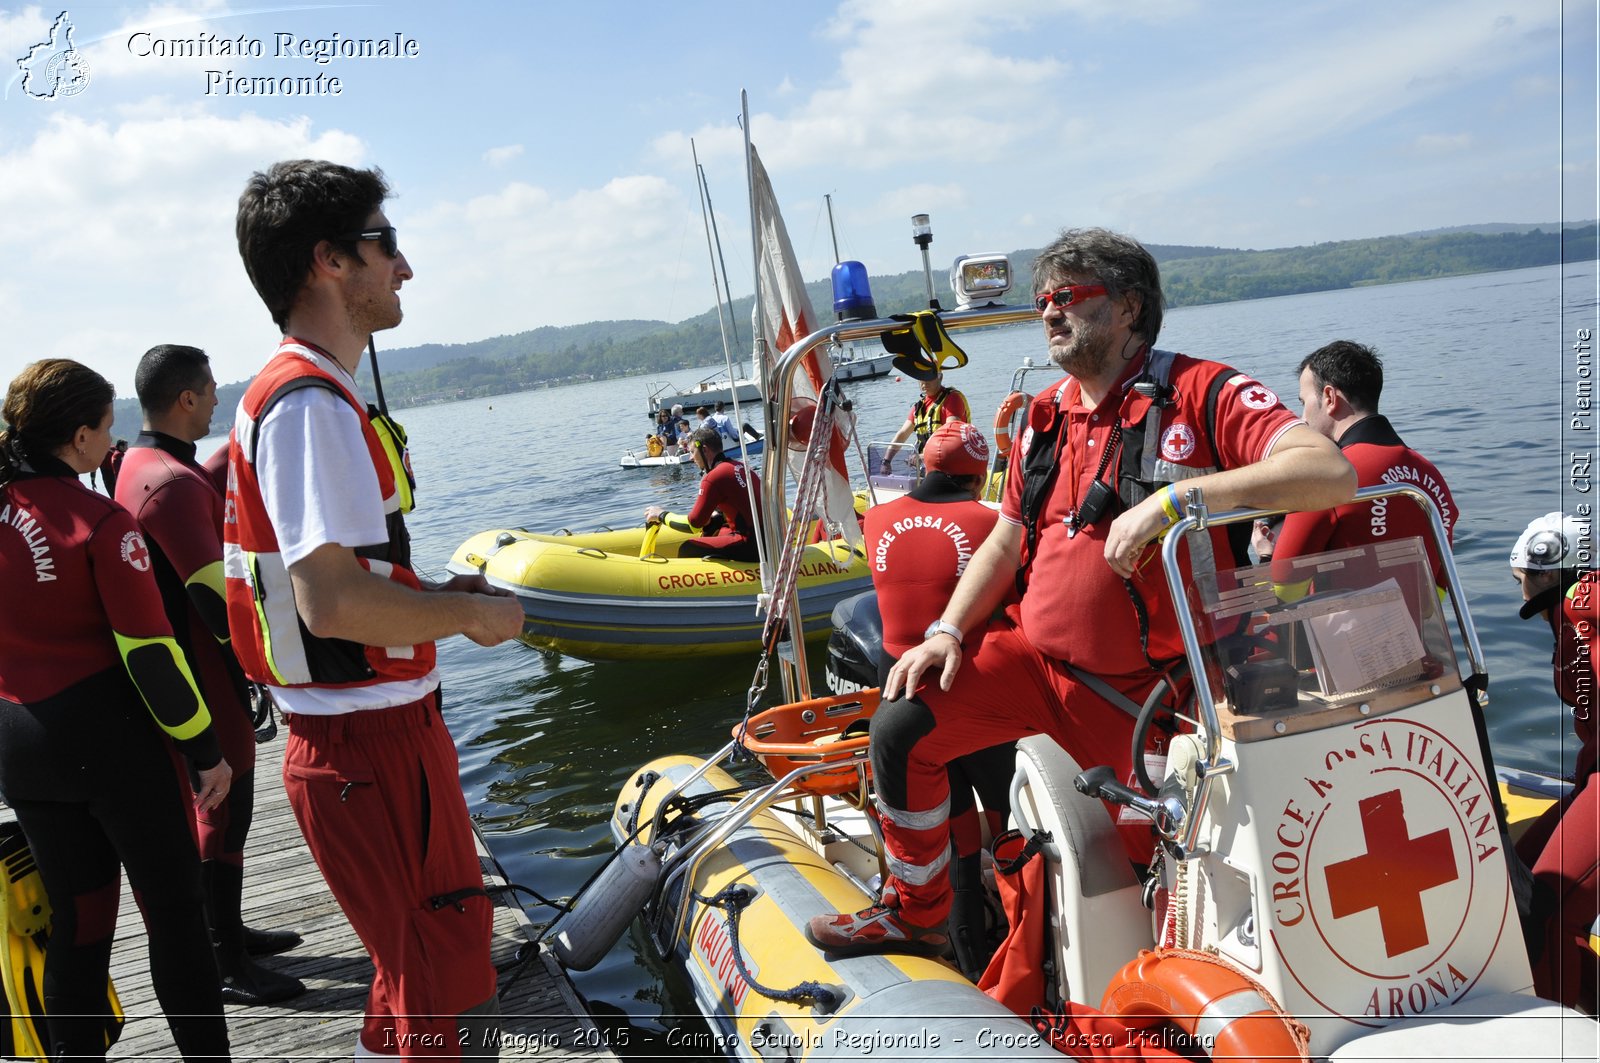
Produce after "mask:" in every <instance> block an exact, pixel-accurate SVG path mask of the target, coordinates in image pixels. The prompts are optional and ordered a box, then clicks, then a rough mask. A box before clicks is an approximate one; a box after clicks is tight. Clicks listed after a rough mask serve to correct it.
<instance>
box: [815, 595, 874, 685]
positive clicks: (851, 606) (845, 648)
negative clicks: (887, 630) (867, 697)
mask: <svg viewBox="0 0 1600 1063" xmlns="http://www.w3.org/2000/svg"><path fill="white" fill-rule="evenodd" d="M832 619H833V632H832V634H830V635H829V636H828V662H827V674H826V682H827V685H828V691H829V693H833V694H849V693H852V692H854V691H857V690H866V689H868V688H869V687H875V686H877V685H878V656H879V654H880V653H882V652H883V618H882V617H881V616H879V615H878V592H877V591H866V592H865V593H862V594H858V595H856V596H855V597H853V598H846V599H845V600H844V601H842V602H840V603H839V604H838V605H836V606H834V607H833V618H832Z"/></svg>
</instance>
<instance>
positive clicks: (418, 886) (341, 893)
mask: <svg viewBox="0 0 1600 1063" xmlns="http://www.w3.org/2000/svg"><path fill="white" fill-rule="evenodd" d="M438 699H439V695H438V692H437V691H435V692H434V693H432V694H430V695H428V696H427V697H426V698H424V699H423V700H421V701H419V702H415V703H413V704H410V705H403V706H400V707H397V708H392V709H381V710H376V711H368V712H356V713H349V714H346V715H341V716H305V715H298V714H287V719H288V722H289V742H288V746H287V748H286V749H285V751H284V764H283V782H284V788H285V789H286V790H287V791H288V795H289V803H290V806H291V807H292V808H293V809H294V814H295V819H296V820H298V821H299V823H300V831H301V833H302V834H304V835H305V839H306V845H307V847H308V848H309V849H310V850H311V855H312V857H313V858H315V859H316V861H317V866H318V867H319V868H321V869H322V876H323V878H324V879H326V880H327V883H328V889H329V890H331V891H332V893H333V896H334V898H335V899H336V900H337V901H338V902H339V907H340V908H341V909H343V910H344V914H345V917H346V918H348V919H349V920H350V925H351V926H352V927H353V928H354V929H355V932H356V935H357V936H358V937H360V938H361V943H362V944H363V945H364V946H366V949H367V952H368V953H369V954H370V955H371V956H372V963H373V966H374V967H375V968H376V971H375V973H374V975H373V978H372V989H371V991H370V992H369V993H368V995H367V1008H366V1021H365V1023H364V1024H363V1026H362V1031H361V1040H362V1043H363V1044H364V1045H365V1046H366V1047H367V1048H368V1049H369V1050H371V1051H373V1052H380V1053H384V1054H390V1055H393V1054H399V1055H401V1056H403V1057H411V1056H439V1057H447V1058H459V1056H460V1054H461V1040H460V1036H459V1034H458V1032H457V1030H458V1024H457V1019H456V1017H457V1016H458V1015H460V1014H461V1013H462V1012H465V1011H467V1010H468V1009H470V1008H473V1007H475V1006H476V1005H479V1004H482V1003H483V1002H484V1001H485V1000H487V999H489V998H490V997H492V996H493V995H494V992H495V971H494V965H493V963H492V962H491V961H490V958H489V935H490V932H491V926H492V920H493V909H492V906H491V904H490V902H489V900H488V898H486V897H485V896H483V893H482V890H483V875H482V872H481V871H480V869H479V866H478V856H477V850H476V848H475V847H474V845H473V835H472V826H471V821H470V819H469V818H468V814H467V803H466V799H465V797H464V796H463V795H462V793H461V780H460V767H459V763H458V761H457V759H456V748H455V743H454V741H453V740H452V739H451V737H450V732H449V730H448V729H447V728H446V727H445V724H444V718H443V717H442V716H441V715H440V713H439V707H438V706H439V700H438ZM471 891H477V892H476V893H475V894H473V895H463V894H470V893H471ZM448 895H455V896H454V897H452V899H450V900H442V898H444V897H446V896H448Z"/></svg>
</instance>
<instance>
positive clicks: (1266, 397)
mask: <svg viewBox="0 0 1600 1063" xmlns="http://www.w3.org/2000/svg"><path fill="white" fill-rule="evenodd" d="M1239 401H1240V402H1242V403H1244V404H1245V405H1246V406H1248V407H1250V408H1251V409H1252V410H1270V409H1272V407H1274V406H1276V405H1277V404H1278V396H1277V395H1275V394H1274V393H1273V391H1272V389H1271V388H1269V387H1267V386H1266V385H1264V384H1257V383H1255V382H1254V381H1252V382H1251V383H1250V384H1249V386H1248V387H1245V388H1244V390H1243V391H1241V392H1239Z"/></svg>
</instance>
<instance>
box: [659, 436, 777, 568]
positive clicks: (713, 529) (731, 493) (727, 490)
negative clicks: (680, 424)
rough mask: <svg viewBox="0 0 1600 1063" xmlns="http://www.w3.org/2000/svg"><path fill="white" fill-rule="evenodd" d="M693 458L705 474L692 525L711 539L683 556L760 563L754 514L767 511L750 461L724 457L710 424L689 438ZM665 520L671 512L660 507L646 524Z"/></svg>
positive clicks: (683, 549)
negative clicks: (750, 468) (746, 465)
mask: <svg viewBox="0 0 1600 1063" xmlns="http://www.w3.org/2000/svg"><path fill="white" fill-rule="evenodd" d="M689 453H690V454H692V455H694V464H695V467H696V468H698V469H699V470H700V472H701V473H703V474H704V475H702V476H701V478H700V492H699V493H698V494H697V495H695V497H694V508H693V509H691V510H690V511H689V516H688V521H689V524H690V526H691V527H692V528H693V529H695V530H696V531H701V530H703V531H704V532H705V534H702V535H699V536H698V537H696V538H693V539H689V540H688V541H686V542H684V543H682V544H681V545H680V546H679V547H678V556H679V557H720V558H725V559H727V560H729V561H756V560H759V557H760V553H759V550H758V548H757V546H756V522H755V518H754V516H753V514H754V513H757V512H759V511H760V509H761V478H760V477H759V476H757V475H756V474H755V473H754V472H751V471H750V470H748V469H746V468H745V466H744V462H742V461H735V460H733V459H732V458H730V457H728V456H727V455H725V454H723V453H722V436H721V435H720V434H718V432H717V429H716V427H715V426H714V425H709V424H705V425H701V426H700V427H699V428H696V429H695V430H694V434H693V435H692V436H690V438H689ZM752 507H754V508H752ZM665 516H666V510H664V509H662V508H661V507H660V506H651V507H649V508H648V509H646V510H645V511H644V519H645V523H646V524H653V523H656V522H657V521H660V520H661V519H662V518H663V517H665Z"/></svg>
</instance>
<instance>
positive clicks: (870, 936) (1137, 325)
mask: <svg viewBox="0 0 1600 1063" xmlns="http://www.w3.org/2000/svg"><path fill="white" fill-rule="evenodd" d="M1034 282H1035V289H1036V290H1037V291H1038V293H1039V294H1038V295H1037V296H1036V297H1035V300H1034V302H1035V305H1036V306H1037V307H1038V308H1039V310H1040V313H1041V315H1042V317H1043V323H1044V330H1045V337H1046V340H1047V342H1048V343H1049V347H1050V356H1051V359H1052V361H1054V362H1055V363H1056V364H1057V365H1058V366H1060V367H1061V368H1062V369H1063V370H1065V371H1066V372H1067V373H1069V374H1070V375H1069V376H1068V377H1066V378H1065V379H1063V380H1061V381H1059V382H1058V383H1056V384H1055V385H1052V386H1051V387H1048V388H1046V389H1044V390H1042V391H1041V392H1040V393H1039V395H1038V397H1037V398H1036V399H1035V400H1034V402H1033V405H1032V407H1031V409H1030V410H1029V415H1028V418H1029V419H1028V425H1029V428H1028V431H1027V432H1025V433H1024V434H1023V436H1022V437H1021V438H1020V439H1018V440H1017V442H1016V443H1015V444H1013V447H1012V455H1011V460H1010V463H1009V468H1010V475H1008V476H1007V478H1006V494H1005V499H1004V501H1003V503H1002V506H1001V513H1000V516H1001V519H1000V521H999V523H997V524H996V525H995V529H994V532H993V533H992V534H991V535H990V536H989V538H988V539H987V540H986V541H985V542H984V544H983V545H982V546H981V547H979V548H978V550H977V552H976V553H975V554H974V555H973V557H972V560H971V561H970V562H969V563H968V565H967V570H966V572H965V573H964V574H963V575H962V577H961V582H960V583H959V584H958V585H957V586H956V590H955V593H954V595H953V596H952V597H951V599H950V603H949V604H948V605H947V606H946V607H945V610H944V613H943V615H942V616H941V617H940V618H939V619H938V620H937V621H935V622H934V624H933V625H931V626H930V627H929V628H928V630H927V632H926V639H925V641H923V642H922V643H921V644H920V645H919V646H916V647H915V648H913V649H911V650H910V651H908V652H907V653H906V654H905V655H904V656H902V657H901V658H900V662H899V663H898V664H896V665H895V666H894V668H893V669H892V670H891V671H890V674H889V680H888V682H887V683H886V684H885V687H884V691H883V694H884V697H885V698H886V699H887V701H886V703H885V704H884V705H883V706H881V707H880V708H879V710H878V715H877V718H875V719H874V721H873V732H874V740H873V744H872V763H873V771H874V774H875V776H881V775H882V774H884V773H892V772H895V771H901V772H904V773H905V776H906V794H907V796H906V803H907V805H906V807H904V808H892V807H889V806H888V804H887V803H882V804H880V806H879V811H880V812H881V814H882V822H883V836H884V847H885V849H886V850H887V857H888V864H889V871H890V874H889V877H888V880H887V882H886V883H885V887H884V891H883V895H882V896H881V897H880V899H879V903H877V904H875V905H873V906H872V907H869V908H866V909H864V910H862V911H860V912H857V913H855V914H853V915H851V914H841V915H833V916H819V917H817V918H815V919H813V920H812V921H811V922H810V924H809V925H808V927H807V934H808V936H809V937H810V938H811V940H812V942H813V943H815V944H816V945H817V946H818V947H820V948H822V949H824V950H826V951H829V952H833V953H835V954H852V953H861V952H879V951H891V950H892V951H907V952H924V953H926V952H936V951H939V950H941V949H943V948H944V946H945V944H946V940H947V937H946V933H945V930H944V924H945V920H946V917H947V915H948V913H949V908H950V887H949V880H948V877H947V876H946V875H945V874H944V869H945V866H946V864H947V863H948V861H949V834H948V826H947V824H946V815H947V812H946V809H947V802H948V797H949V794H948V789H949V787H948V779H947V776H946V773H945V765H946V764H948V763H949V762H950V761H951V760H953V759H954V758H956V757H958V756H961V755H962V754H965V753H969V752H971V751H972V750H974V749H980V748H983V747H985V746H990V745H993V744H994V743H996V742H1003V741H1008V740H1011V739H1016V738H1021V737H1024V736H1026V735H1030V734H1038V733H1044V734H1048V735H1051V736H1052V737H1054V738H1055V740H1056V741H1057V742H1059V743H1061V745H1062V747H1063V748H1064V749H1065V750H1066V751H1067V752H1068V753H1069V754H1071V755H1072V756H1073V757H1074V758H1075V759H1076V760H1077V762H1078V763H1079V764H1081V765H1083V766H1085V767H1088V766H1091V765H1099V764H1107V765H1110V766H1111V767H1112V768H1113V770H1114V771H1115V772H1116V773H1117V776H1118V777H1119V778H1126V777H1128V775H1129V773H1130V770H1131V767H1132V757H1131V754H1130V749H1129V747H1130V746H1131V744H1132V732H1133V719H1132V717H1131V716H1129V715H1128V714H1127V713H1126V712H1125V711H1124V710H1123V709H1122V708H1120V707H1118V706H1116V705H1114V704H1112V703H1111V702H1110V701H1108V700H1107V699H1106V698H1105V697H1104V696H1102V695H1101V694H1100V693H1099V692H1098V691H1097V690H1096V688H1095V687H1094V686H1092V685H1091V684H1090V683H1089V682H1086V678H1087V679H1091V680H1095V679H1097V680H1098V682H1099V684H1100V685H1104V686H1108V687H1110V688H1112V689H1113V690H1114V691H1115V692H1117V693H1119V694H1120V695H1121V696H1122V697H1123V698H1126V699H1131V700H1132V701H1133V703H1134V704H1139V703H1140V702H1142V701H1143V700H1144V698H1145V697H1146V695H1148V693H1149V692H1150V691H1151V690H1152V689H1153V688H1154V687H1155V685H1156V683H1157V682H1158V681H1159V680H1161V679H1162V678H1163V676H1164V675H1165V674H1166V672H1167V671H1168V670H1169V669H1170V668H1171V667H1172V666H1173V664H1174V663H1175V662H1176V661H1177V660H1178V659H1179V658H1180V657H1181V656H1182V653H1183V649H1182V640H1181V638H1180V635H1179V630H1178V624H1177V621H1176V617H1175V612H1174V604H1173V602H1172V598H1171V594H1170V592H1169V591H1168V589H1167V584H1166V577H1165V573H1164V572H1163V571H1162V567H1161V565H1160V563H1159V561H1157V560H1156V559H1155V553H1156V546H1157V543H1156V540H1157V539H1158V538H1159V536H1160V535H1161V534H1162V533H1163V532H1165V531H1166V530H1167V529H1168V528H1170V527H1171V526H1172V525H1173V524H1174V523H1176V522H1177V521H1178V520H1179V519H1180V512H1179V509H1178V505H1179V503H1178V484H1179V483H1181V484H1182V486H1183V487H1184V488H1186V489H1197V490H1199V491H1201V492H1202V493H1203V496H1204V500H1205V502H1206V503H1207V504H1208V506H1209V507H1210V508H1211V509H1212V510H1213V511H1222V510H1228V509H1237V508H1241V507H1246V506H1249V507H1258V508H1263V509H1322V508H1325V507H1328V506H1333V505H1338V504H1340V503H1341V502H1345V501H1348V500H1349V498H1350V497H1351V495H1352V493H1353V492H1354V490H1355V473H1354V471H1353V470H1352V469H1351V468H1350V464H1349V462H1347V461H1345V460H1344V458H1342V457H1340V455H1339V452H1338V450H1337V449H1336V448H1335V447H1334V446H1333V444H1332V443H1330V442H1329V441H1328V440H1326V439H1324V438H1323V437H1322V436H1320V435H1318V434H1317V433H1316V432H1314V431H1312V430H1311V429H1310V428H1307V427H1306V425H1305V424H1304V422H1302V421H1300V420H1299V419H1298V418H1296V417H1295V416H1294V415H1293V414H1291V413H1290V412H1289V411H1288V410H1286V409H1284V408H1283V405H1282V404H1281V403H1279V401H1278V399H1277V396H1276V395H1274V394H1273V393H1272V392H1271V391H1270V390H1268V389H1267V388H1265V387H1263V386H1262V385H1261V384H1259V383H1257V382H1256V381H1254V380H1252V379H1250V378H1249V377H1247V376H1245V375H1244V374H1242V373H1236V372H1234V371H1233V370H1232V369H1229V368H1227V367H1226V366H1222V365H1219V364H1217V363H1215V362H1207V361H1202V360H1200V359H1196V358H1190V357H1188V356H1185V355H1174V354H1171V353H1170V352H1163V351H1156V350H1153V349H1152V348H1153V345H1154V343H1155V339H1156V336H1157V335H1158V333H1159V332H1160V328H1161V317H1162V295H1161V282H1160V273H1159V270H1158V269H1157V267H1156V263H1155V260H1154V259H1153V258H1152V257H1151V256H1150V254H1149V252H1148V251H1146V250H1145V249H1144V248H1143V247H1142V246H1140V245H1139V244H1138V243H1137V242H1136V241H1134V240H1131V239H1129V238H1127V237H1124V236H1119V235H1117V234H1114V233H1110V232H1106V231H1104V230H1099V229H1090V230H1073V231H1068V232H1065V233H1063V234H1062V235H1061V236H1060V237H1059V238H1058V239H1057V240H1056V241H1055V242H1054V243H1053V244H1051V246H1050V247H1048V248H1046V249H1045V250H1044V251H1043V252H1041V253H1040V255H1039V258H1038V259H1037V260H1036V262H1035V263H1034ZM1136 383H1137V384H1139V385H1140V386H1139V387H1134V385H1135V384H1136ZM1152 406H1154V407H1155V412H1154V416H1147V415H1149V414H1151V412H1152ZM1131 433H1142V434H1143V436H1144V437H1145V439H1146V440H1148V441H1149V442H1150V444H1151V445H1150V446H1149V447H1145V446H1139V447H1134V446H1131V445H1127V446H1125V445H1124V444H1123V437H1124V435H1127V434H1131ZM1030 455H1033V456H1035V457H1036V459H1037V460H1035V461H1033V462H1030V461H1029V460H1028V459H1029V457H1030ZM1146 462H1148V463H1149V464H1150V467H1149V468H1145V463H1146ZM1125 474H1128V475H1125ZM1136 481H1137V482H1136ZM1121 484H1127V485H1128V486H1127V488H1126V489H1127V490H1128V492H1129V494H1130V495H1132V494H1133V491H1134V488H1135V487H1138V488H1139V489H1140V490H1139V494H1140V495H1141V496H1142V497H1139V498H1131V497H1130V498H1124V497H1123V496H1122V491H1121V490H1119V485H1121ZM1146 492H1148V493H1146ZM1224 539H1225V537H1224V538H1223V539H1219V538H1217V537H1212V539H1211V540H1210V541H1211V543H1212V545H1213V548H1214V549H1216V550H1218V551H1219V552H1220V551H1221V550H1225V549H1226V546H1225V542H1224ZM1202 541H1205V540H1202ZM1191 549H1192V541H1191ZM1019 570H1020V571H1019ZM1019 583H1020V584H1022V585H1024V588H1025V589H1023V591H1022V596H1021V600H1020V601H1019V602H1018V603H1017V604H1016V605H1013V606H1011V607H1009V608H1007V610H1006V612H1005V615H1004V616H1003V617H1002V618H1001V619H999V620H996V621H993V622H989V617H990V615H991V614H992V613H993V612H994V610H995V608H996V607H997V606H999V605H1000V603H1001V602H1002V600H1003V599H1004V597H1005V596H1006V594H1007V593H1008V592H1009V591H1010V590H1011V589H1012V588H1014V587H1017V586H1018V585H1019ZM1091 670H1092V672H1091ZM924 679H930V680H934V682H932V683H928V684H926V685H925V684H924V683H923V680H924ZM902 694H903V695H904V697H903V698H902V697H901V695H902ZM897 699H898V700H897ZM902 715H903V716H906V717H908V719H907V720H905V721H903V722H900V721H897V717H900V716H902ZM882 723H888V724H889V726H887V727H884V729H883V733H885V734H888V735H902V736H911V737H912V738H913V739H914V740H912V741H909V742H907V743H901V742H895V743H884V742H880V741H879V740H878V735H879V728H880V724H882ZM1151 841H1152V840H1151V836H1150V833H1149V828H1148V825H1147V824H1134V825H1132V826H1131V827H1125V829H1124V842H1125V845H1126V847H1127V856H1128V858H1129V859H1130V860H1132V861H1135V862H1139V863H1143V862H1145V861H1148V860H1149V858H1150V852H1151Z"/></svg>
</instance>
